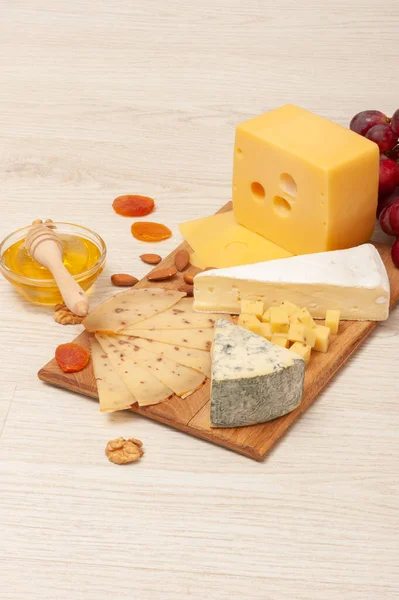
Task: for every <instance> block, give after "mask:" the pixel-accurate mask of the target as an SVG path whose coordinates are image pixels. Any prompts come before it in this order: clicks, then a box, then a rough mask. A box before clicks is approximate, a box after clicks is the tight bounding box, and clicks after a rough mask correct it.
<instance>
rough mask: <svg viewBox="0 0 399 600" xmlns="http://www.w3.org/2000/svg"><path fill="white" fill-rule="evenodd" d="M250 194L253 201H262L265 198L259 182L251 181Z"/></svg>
mask: <svg viewBox="0 0 399 600" xmlns="http://www.w3.org/2000/svg"><path fill="white" fill-rule="evenodd" d="M251 192H252V195H253V197H254V198H255V200H263V198H264V197H265V188H264V187H263V185H262V184H261V183H259V181H253V182H252V183H251Z"/></svg>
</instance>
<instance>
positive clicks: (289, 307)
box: [280, 300, 300, 317]
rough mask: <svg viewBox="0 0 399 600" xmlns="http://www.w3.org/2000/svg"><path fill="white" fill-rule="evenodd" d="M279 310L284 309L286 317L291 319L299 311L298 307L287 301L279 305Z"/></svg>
mask: <svg viewBox="0 0 399 600" xmlns="http://www.w3.org/2000/svg"><path fill="white" fill-rule="evenodd" d="M280 308H284V309H285V310H286V311H287V315H288V316H289V317H292V315H294V314H295V313H296V312H298V311H299V310H300V308H299V306H297V305H296V304H294V303H293V302H290V301H289V300H284V302H282V303H281V304H280Z"/></svg>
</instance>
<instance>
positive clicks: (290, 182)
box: [280, 173, 297, 198]
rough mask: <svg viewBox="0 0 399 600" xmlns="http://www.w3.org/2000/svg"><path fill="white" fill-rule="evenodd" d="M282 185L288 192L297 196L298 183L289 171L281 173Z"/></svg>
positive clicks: (284, 190)
mask: <svg viewBox="0 0 399 600" xmlns="http://www.w3.org/2000/svg"><path fill="white" fill-rule="evenodd" d="M280 187H281V189H282V190H283V192H285V193H286V194H289V195H290V196H292V197H293V198H295V197H296V193H297V185H296V183H295V179H294V178H293V177H292V175H290V174H289V173H282V174H281V175H280Z"/></svg>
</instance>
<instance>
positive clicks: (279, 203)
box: [273, 196, 291, 218]
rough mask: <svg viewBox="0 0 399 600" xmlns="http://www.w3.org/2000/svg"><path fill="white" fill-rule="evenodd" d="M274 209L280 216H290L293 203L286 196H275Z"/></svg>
mask: <svg viewBox="0 0 399 600" xmlns="http://www.w3.org/2000/svg"><path fill="white" fill-rule="evenodd" d="M273 206H274V210H275V211H276V213H277V214H278V215H279V216H280V217H284V218H285V217H289V216H290V212H291V205H290V203H289V202H287V200H286V199H285V198H282V197H281V196H274V198H273Z"/></svg>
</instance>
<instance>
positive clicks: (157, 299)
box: [83, 288, 185, 333]
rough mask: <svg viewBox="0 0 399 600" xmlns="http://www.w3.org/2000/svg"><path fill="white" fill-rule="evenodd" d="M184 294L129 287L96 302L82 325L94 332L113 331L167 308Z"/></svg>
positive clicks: (157, 289)
mask: <svg viewBox="0 0 399 600" xmlns="http://www.w3.org/2000/svg"><path fill="white" fill-rule="evenodd" d="M184 296H185V294H184V293H183V292H176V291H174V290H164V289H159V288H145V289H141V290H134V289H129V290H127V291H125V292H121V293H120V294H116V295H115V296H111V298H108V299H107V300H105V302H102V303H101V304H100V305H99V306H96V308H95V309H94V310H92V311H91V313H90V314H89V315H87V317H86V318H85V319H84V320H83V325H84V326H85V328H86V329H87V330H88V331H92V332H96V333H98V332H100V333H116V332H117V331H119V330H121V329H123V328H124V327H127V326H128V325H134V324H135V323H139V322H140V321H144V320H145V319H149V318H150V317H153V316H154V315H156V314H158V313H161V312H163V311H164V310H167V309H168V308H170V307H171V306H173V305H174V304H176V303H177V302H179V300H181V299H182V298H183V297H184Z"/></svg>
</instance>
